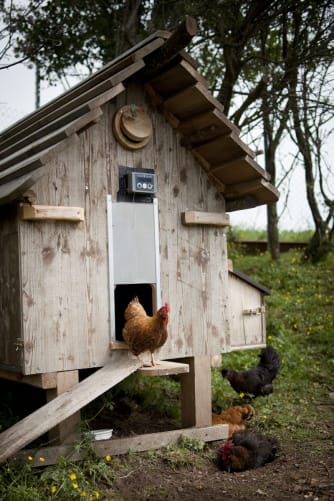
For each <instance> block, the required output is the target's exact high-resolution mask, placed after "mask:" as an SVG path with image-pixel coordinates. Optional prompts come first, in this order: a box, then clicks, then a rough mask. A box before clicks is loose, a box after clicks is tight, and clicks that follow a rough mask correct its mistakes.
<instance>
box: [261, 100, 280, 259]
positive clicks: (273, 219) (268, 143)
mask: <svg viewBox="0 0 334 501" xmlns="http://www.w3.org/2000/svg"><path fill="white" fill-rule="evenodd" d="M262 113H263V115H262V116H263V137H264V157H265V168H266V171H267V172H269V174H270V176H271V179H270V181H271V183H272V184H273V185H274V186H275V183H276V164H275V151H276V147H275V141H274V139H273V135H272V130H273V127H272V124H271V121H270V113H269V106H268V97H267V95H266V94H265V95H264V96H263V98H262ZM267 235H268V250H269V252H270V255H271V257H272V259H274V260H277V259H279V257H280V247H279V233H278V215H277V204H272V205H268V206H267Z"/></svg>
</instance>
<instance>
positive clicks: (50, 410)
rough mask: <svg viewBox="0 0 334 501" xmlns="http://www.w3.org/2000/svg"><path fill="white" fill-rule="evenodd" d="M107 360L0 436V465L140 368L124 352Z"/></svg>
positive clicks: (134, 359) (134, 358) (135, 360)
mask: <svg viewBox="0 0 334 501" xmlns="http://www.w3.org/2000/svg"><path fill="white" fill-rule="evenodd" d="M110 358H111V360H110V362H109V363H108V364H107V365H105V366H104V367H102V369H99V370H97V371H96V372H95V373H94V374H92V375H91V376H89V377H87V378H86V379H84V380H83V381H81V382H80V383H78V384H76V385H75V386H74V387H73V388H72V389H71V390H69V391H66V392H65V393H63V394H62V395H59V396H58V397H57V398H55V399H54V400H52V401H51V402H48V403H47V404H45V405H43V406H42V407H40V408H39V409H37V410H36V411H35V412H33V413H32V414H30V415H29V416H27V417H25V418H24V419H22V420H21V421H19V422H18V423H16V424H14V425H13V426H11V427H10V428H8V429H7V430H5V431H3V432H2V433H0V463H2V462H4V461H6V459H8V458H9V457H10V456H11V455H12V454H15V453H17V451H19V450H20V449H22V447H25V446H26V445H27V444H29V443H30V442H32V441H33V440H35V439H36V438H38V437H40V436H41V435H43V434H44V433H46V432H47V431H49V430H51V428H54V427H55V426H57V425H58V424H59V423H61V422H62V421H64V419H67V418H68V417H70V416H72V415H73V414H74V413H75V412H77V411H79V410H80V409H82V407H84V406H85V405H87V404H89V403H90V402H91V401H92V400H95V398H97V397H99V396H100V395H102V394H103V393H105V392H106V391H107V390H109V389H110V388H112V387H113V386H115V385H116V384H118V383H119V382H120V381H122V380H123V379H125V378H126V377H128V376H130V374H132V373H133V372H135V371H136V370H137V369H138V367H139V366H140V362H139V361H138V360H137V358H136V357H131V358H130V356H129V355H128V354H127V353H124V352H117V353H113V354H112V355H111V357H110Z"/></svg>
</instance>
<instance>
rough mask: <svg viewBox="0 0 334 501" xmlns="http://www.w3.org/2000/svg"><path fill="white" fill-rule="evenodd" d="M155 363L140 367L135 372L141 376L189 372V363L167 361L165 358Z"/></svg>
mask: <svg viewBox="0 0 334 501" xmlns="http://www.w3.org/2000/svg"><path fill="white" fill-rule="evenodd" d="M156 364H157V365H155V366H153V367H140V369H138V370H137V374H140V375H141V376H151V377H154V376H170V375H172V374H185V373H187V372H189V365H188V364H182V363H179V362H169V361H167V360H159V361H157V362H156Z"/></svg>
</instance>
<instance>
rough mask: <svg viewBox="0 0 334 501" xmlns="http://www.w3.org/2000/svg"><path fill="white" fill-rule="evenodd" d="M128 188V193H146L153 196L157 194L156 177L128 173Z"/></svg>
mask: <svg viewBox="0 0 334 501" xmlns="http://www.w3.org/2000/svg"><path fill="white" fill-rule="evenodd" d="M127 177H128V187H127V191H128V192H129V193H146V194H147V193H148V194H154V193H156V192H157V176H156V174H151V173H145V172H129V173H128V174H127Z"/></svg>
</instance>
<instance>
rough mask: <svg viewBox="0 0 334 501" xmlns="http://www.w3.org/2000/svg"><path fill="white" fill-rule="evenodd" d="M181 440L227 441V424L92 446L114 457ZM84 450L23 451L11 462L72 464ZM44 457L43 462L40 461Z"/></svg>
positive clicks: (103, 454) (122, 439) (37, 464)
mask: <svg viewBox="0 0 334 501" xmlns="http://www.w3.org/2000/svg"><path fill="white" fill-rule="evenodd" d="M182 437H190V438H194V439H197V440H202V441H204V442H214V441H218V440H227V438H228V425H227V424H219V425H215V426H206V427H202V428H183V429H180V430H172V431H164V432H159V433H148V434H145V435H136V436H134V437H130V438H112V439H110V440H99V441H95V442H93V444H92V446H93V449H94V451H95V452H96V454H97V455H98V456H100V457H104V456H106V455H110V456H117V455H120V454H127V453H129V452H130V451H135V452H144V451H148V450H152V449H161V448H162V447H167V446H168V445H173V444H177V443H178V442H179V440H180V439H181V438H182ZM85 454H86V450H85V448H81V449H79V448H76V447H74V446H73V445H62V446H54V447H42V448H36V449H27V450H22V451H20V452H19V453H17V454H15V455H14V456H13V457H12V458H11V462H14V463H23V462H27V461H28V457H29V458H32V460H31V461H29V464H32V465H33V466H41V464H43V466H47V465H51V464H55V463H56V462H57V459H58V458H59V457H60V456H67V457H68V458H69V459H70V460H71V461H79V460H80V459H83V458H84V457H85ZM40 458H43V462H41V461H40Z"/></svg>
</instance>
